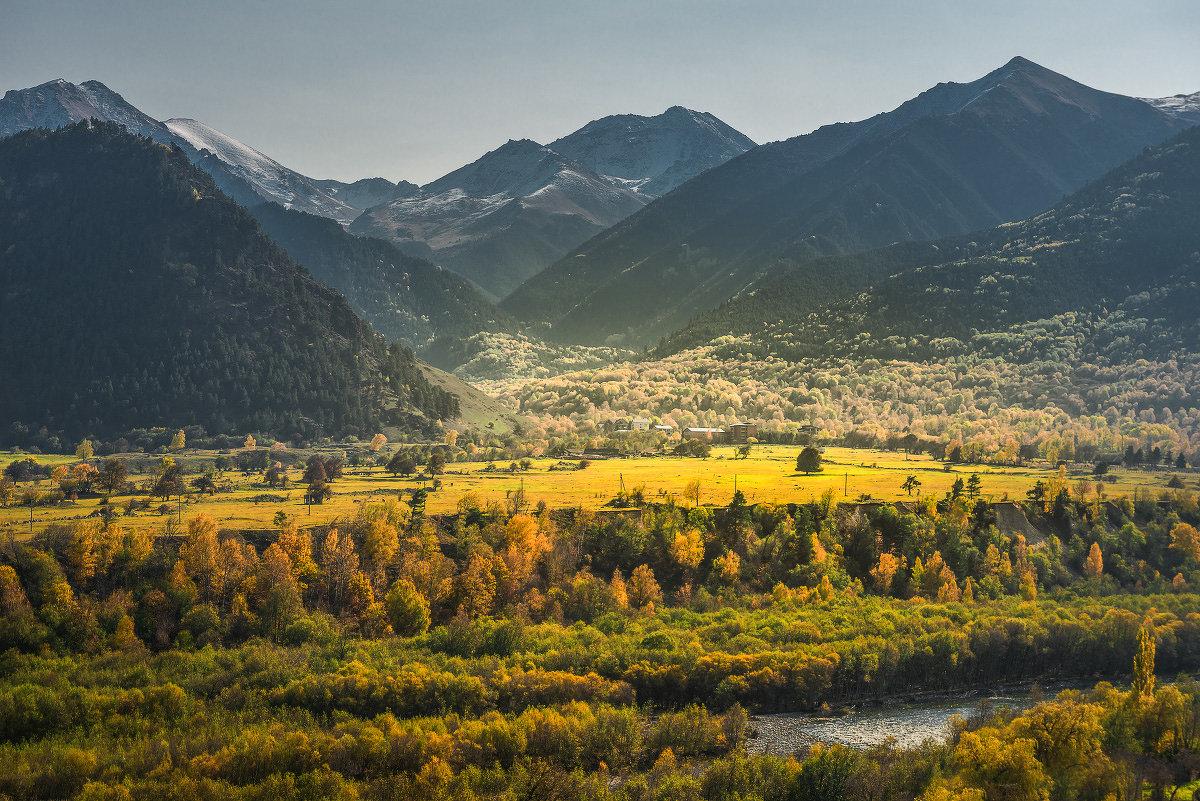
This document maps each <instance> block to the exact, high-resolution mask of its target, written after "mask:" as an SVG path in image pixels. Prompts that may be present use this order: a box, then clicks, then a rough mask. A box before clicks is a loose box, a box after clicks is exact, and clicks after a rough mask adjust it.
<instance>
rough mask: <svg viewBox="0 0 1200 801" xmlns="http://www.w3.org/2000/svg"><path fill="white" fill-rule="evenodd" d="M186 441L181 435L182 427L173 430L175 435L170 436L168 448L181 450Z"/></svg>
mask: <svg viewBox="0 0 1200 801" xmlns="http://www.w3.org/2000/svg"><path fill="white" fill-rule="evenodd" d="M186 443H187V438H186V437H184V435H183V429H182V428H181V429H179V430H178V431H176V432H175V436H173V437H171V445H170V447H169V448H168V450H172V451H181V450H183V448H184V446H185V445H186Z"/></svg>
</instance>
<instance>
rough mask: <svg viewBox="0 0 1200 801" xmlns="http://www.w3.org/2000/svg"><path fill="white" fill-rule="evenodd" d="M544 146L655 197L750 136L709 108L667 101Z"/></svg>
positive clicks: (721, 159) (748, 144)
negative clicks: (651, 112)
mask: <svg viewBox="0 0 1200 801" xmlns="http://www.w3.org/2000/svg"><path fill="white" fill-rule="evenodd" d="M547 147H549V148H550V149H551V150H553V151H554V152H555V153H561V154H562V155H564V156H566V157H567V158H569V159H572V160H574V161H577V162H579V163H580V164H582V165H583V166H585V167H587V168H588V169H589V170H591V171H592V172H594V173H597V174H599V175H602V176H604V177H606V178H609V179H616V180H618V181H620V182H621V183H622V184H623V185H624V186H625V187H626V188H628V189H634V190H636V191H637V192H638V193H639V194H641V195H647V196H650V197H658V196H660V195H665V194H666V193H667V192H670V191H671V190H672V189H674V188H675V187H677V186H679V185H680V184H682V183H684V182H685V181H688V180H690V179H691V178H694V177H696V176H697V175H699V174H700V173H702V172H704V171H705V170H708V169H711V168H713V167H716V166H718V165H720V164H724V163H725V162H727V161H729V160H730V159H731V158H733V157H734V156H740V155H741V154H742V153H745V152H746V151H747V150H749V149H750V148H752V147H754V142H753V141H752V140H751V139H750V138H749V137H748V136H746V135H745V134H742V133H740V132H739V131H736V130H734V129H733V128H731V127H729V126H728V125H726V124H725V123H723V122H721V120H719V119H717V118H716V117H714V116H713V115H712V114H708V113H706V112H700V111H692V110H690V109H686V108H683V107H682V106H672V107H671V108H669V109H667V110H666V111H664V112H663V113H662V114H659V115H657V116H655V117H643V116H640V115H637V114H615V115H613V116H611V117H604V118H603V119H599V120H596V121H594V122H589V123H588V124H587V125H585V126H583V127H582V128H580V129H579V130H578V131H575V132H574V133H572V134H568V135H567V136H564V137H563V138H562V139H556V140H555V141H553V142H551V143H550V144H549V145H547Z"/></svg>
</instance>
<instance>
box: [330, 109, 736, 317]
mask: <svg viewBox="0 0 1200 801" xmlns="http://www.w3.org/2000/svg"><path fill="white" fill-rule="evenodd" d="M753 146H754V142H752V141H751V140H750V139H748V138H747V137H746V136H744V135H742V134H740V133H738V132H737V131H735V130H734V129H733V128H730V127H729V126H728V125H726V124H725V123H723V122H721V121H720V120H718V119H717V118H716V117H714V116H713V115H711V114H704V113H700V112H695V111H689V110H687V109H684V108H681V107H678V106H676V107H673V108H670V109H668V110H667V111H665V112H663V113H662V114H659V115H658V116H655V117H642V116H637V115H633V114H623V115H617V116H612V117H605V118H603V119H600V120H596V121H595V122H591V123H588V124H587V125H585V126H584V127H583V128H581V129H579V130H578V131H576V132H575V133H573V134H570V135H569V136H565V137H563V138H562V139H558V140H556V141H554V142H552V143H550V144H549V145H545V146H543V145H540V144H538V143H536V142H533V141H530V140H528V139H523V140H520V141H510V142H508V143H507V144H505V145H503V146H501V147H499V148H497V149H496V150H493V151H491V152H490V153H487V154H485V155H484V156H482V157H481V158H479V159H478V160H476V161H475V162H473V163H471V164H468V165H466V166H465V167H462V168H460V169H457V170H455V171H454V172H451V173H449V174H448V175H446V176H444V177H442V178H439V179H438V180H436V181H434V182H432V183H430V184H427V185H425V186H423V187H421V191H420V193H418V194H413V195H411V196H408V197H403V198H398V199H396V200H393V201H390V202H388V203H387V204H385V205H381V206H378V207H375V208H373V209H370V210H369V211H368V212H367V213H365V214H363V215H362V217H360V218H359V219H357V220H356V221H355V222H354V224H353V225H352V226H351V228H350V230H352V231H354V232H355V233H360V234H367V235H371V236H378V237H380V238H382V239H387V240H389V241H392V242H394V243H396V245H397V246H399V247H400V248H401V249H403V250H405V251H406V252H409V253H412V254H414V255H418V256H423V257H425V258H428V259H430V260H432V261H436V262H438V263H440V264H444V265H446V266H447V267H450V268H451V269H453V270H455V271H457V272H459V273H461V274H462V275H465V276H467V277H468V278H470V279H471V280H472V281H474V282H475V283H477V284H478V285H479V286H481V287H483V288H484V289H485V290H487V291H488V292H490V293H492V294H493V295H494V296H496V297H503V296H504V295H507V294H508V293H509V292H511V291H512V290H513V289H515V288H516V287H517V286H518V285H519V284H520V283H521V282H522V281H524V280H526V279H527V278H529V277H531V276H533V275H535V274H536V273H538V272H539V271H541V270H542V269H543V268H544V267H546V265H548V264H550V263H552V262H553V261H555V260H556V259H558V258H559V257H561V256H562V255H563V254H565V253H566V252H567V251H569V250H570V249H571V248H573V247H575V246H576V245H578V244H580V243H581V242H583V241H585V240H587V239H588V238H590V237H591V236H593V235H594V234H597V233H599V232H600V231H603V230H605V229H606V228H608V227H609V226H611V225H613V224H614V223H617V222H619V221H621V220H623V219H625V218H626V217H628V216H629V215H630V214H632V213H633V212H635V211H637V210H638V209H640V208H642V207H643V206H644V205H645V204H646V203H648V202H650V201H651V200H653V199H654V198H655V197H657V196H658V195H660V194H662V193H665V192H668V191H670V190H671V189H674V188H675V187H676V186H678V185H679V184H681V183H683V182H684V181H686V180H688V179H690V178H692V177H694V176H696V175H699V174H700V173H701V172H704V171H705V170H707V169H709V168H710V167H713V166H715V165H717V164H721V163H724V162H725V161H727V160H728V159H730V158H732V157H733V156H736V155H738V154H740V153H743V152H745V151H746V150H748V149H750V148H751V147H753Z"/></svg>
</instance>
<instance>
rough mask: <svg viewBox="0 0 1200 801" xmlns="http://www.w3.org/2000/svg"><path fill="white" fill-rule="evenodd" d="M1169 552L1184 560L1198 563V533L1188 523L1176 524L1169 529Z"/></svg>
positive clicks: (1199, 535) (1199, 538)
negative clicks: (1171, 551)
mask: <svg viewBox="0 0 1200 801" xmlns="http://www.w3.org/2000/svg"><path fill="white" fill-rule="evenodd" d="M1171 550H1173V551H1175V552H1176V553H1178V554H1179V555H1180V556H1182V557H1183V558H1184V559H1187V560H1191V561H1193V562H1200V531H1197V530H1196V528H1195V526H1192V525H1190V524H1188V523H1178V524H1176V526H1175V528H1173V529H1171Z"/></svg>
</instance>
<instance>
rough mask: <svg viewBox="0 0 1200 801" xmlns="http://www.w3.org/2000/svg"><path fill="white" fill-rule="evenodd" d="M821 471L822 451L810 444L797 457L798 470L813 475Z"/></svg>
mask: <svg viewBox="0 0 1200 801" xmlns="http://www.w3.org/2000/svg"><path fill="white" fill-rule="evenodd" d="M820 471H821V452H820V451H819V450H817V449H816V448H814V447H812V446H811V445H809V446H808V447H807V448H805V449H804V450H802V451H800V455H799V456H797V457H796V472H797V473H804V475H806V476H807V475H811V474H812V473H819V472H820Z"/></svg>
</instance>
